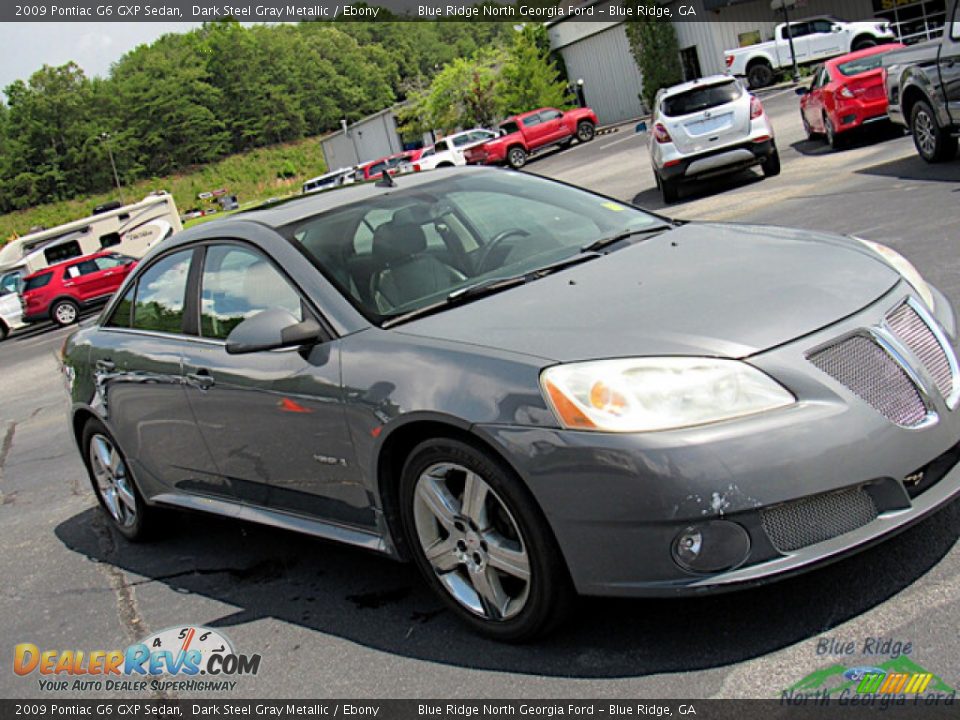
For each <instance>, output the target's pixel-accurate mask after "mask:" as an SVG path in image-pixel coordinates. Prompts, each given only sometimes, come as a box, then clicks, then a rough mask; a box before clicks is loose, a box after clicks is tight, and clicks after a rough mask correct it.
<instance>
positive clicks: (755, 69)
mask: <svg viewBox="0 0 960 720" xmlns="http://www.w3.org/2000/svg"><path fill="white" fill-rule="evenodd" d="M747 82H748V83H749V84H750V88H751V89H755V88H763V87H767V85H770V84H772V83H773V68H772V67H770V65H769V64H768V63H765V62H759V63H756V64H755V65H753V66H751V67H750V69H749V70H747Z"/></svg>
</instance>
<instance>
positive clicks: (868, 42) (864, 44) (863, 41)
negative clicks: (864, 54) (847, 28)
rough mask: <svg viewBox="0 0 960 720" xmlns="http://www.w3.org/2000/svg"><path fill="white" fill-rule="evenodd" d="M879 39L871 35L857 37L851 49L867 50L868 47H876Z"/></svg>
mask: <svg viewBox="0 0 960 720" xmlns="http://www.w3.org/2000/svg"><path fill="white" fill-rule="evenodd" d="M876 45H877V41H876V40H874V39H873V38H871V37H865V38H857V39H856V40H854V41H853V47H851V50H866V49H867V48H872V47H876Z"/></svg>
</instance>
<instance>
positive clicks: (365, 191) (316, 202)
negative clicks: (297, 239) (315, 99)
mask: <svg viewBox="0 0 960 720" xmlns="http://www.w3.org/2000/svg"><path fill="white" fill-rule="evenodd" d="M501 172H509V171H505V170H503V169H499V168H485V167H471V166H467V167H459V168H440V169H437V170H431V171H430V172H428V173H409V174H407V175H400V176H398V177H394V178H393V181H394V183H395V184H394V185H393V186H390V187H384V186H381V185H378V184H377V183H378V182H380V181H379V180H378V181H373V180H371V181H367V182H362V183H355V184H353V185H345V186H343V187H339V188H335V189H332V190H326V191H323V192H318V193H315V194H312V195H294V196H292V197H290V198H286V199H283V200H278V201H277V202H275V203H271V204H269V205H266V206H263V205H261V206H260V207H259V208H252V209H250V210H246V211H243V212H240V213H237V214H236V215H233V216H232V218H236V219H237V220H252V221H254V222H258V223H261V224H263V225H267V226H268V227H272V228H278V227H283V226H284V225H289V224H290V223H293V222H297V221H298V220H304V219H306V218H309V217H313V216H314V215H319V214H320V213H324V212H327V211H329V210H334V209H336V208H339V207H343V206H345V205H352V204H353V203H356V202H363V201H364V200H370V199H372V198H377V197H381V196H383V195H389V194H390V193H394V192H396V191H397V190H407V189H413V188H417V187H420V186H422V185H428V184H431V183H434V182H437V181H438V180H442V179H443V178H444V177H449V176H450V175H453V174H460V175H462V174H467V173H474V174H490V175H492V174H493V173H501ZM230 221H231V218H224V219H223V220H219V221H218V222H220V223H225V222H230ZM180 235H182V233H181V234H180ZM180 235H176V236H174V239H175V238H177V237H180Z"/></svg>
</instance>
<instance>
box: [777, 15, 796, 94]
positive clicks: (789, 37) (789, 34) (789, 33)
mask: <svg viewBox="0 0 960 720" xmlns="http://www.w3.org/2000/svg"><path fill="white" fill-rule="evenodd" d="M795 2H796V0H773V3H772V4H773V7H774V9H776V8H777V6H779V8H780V10H782V11H783V22H784V23H786V25H784V29H785V30H786V31H787V42H789V43H790V60H791V62H792V63H793V81H794V82H795V83H796V82H800V68H799V67H798V66H797V53H796V52H794V49H793V30H791V29H790V13H789V12H788V11H787V7H788V6H790V5H793V4H794V3H795Z"/></svg>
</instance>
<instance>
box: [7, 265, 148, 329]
mask: <svg viewBox="0 0 960 720" xmlns="http://www.w3.org/2000/svg"><path fill="white" fill-rule="evenodd" d="M136 264H137V261H136V260H134V259H133V258H131V257H127V256H126V255H120V254H119V253H114V252H99V253H94V254H92V255H85V256H83V257H79V258H73V259H71V260H68V261H66V262H62V263H60V264H58V265H52V266H51V267H48V268H44V269H43V270H39V271H38V272H35V273H33V274H32V275H28V276H27V277H26V278H24V281H23V319H24V322H40V321H43V320H53V322H55V323H56V324H57V325H61V326H62V325H71V324H73V323H75V322H76V321H77V318H79V317H80V310H81V309H82V308H88V307H94V306H95V305H102V304H103V303H105V302H106V301H107V300H109V299H110V296H111V295H113V293H114V292H116V290H117V288H118V287H120V285H121V284H122V283H123V281H124V278H126V277H127V275H129V274H130V271H131V270H132V269H133V268H134V266H135V265H136Z"/></svg>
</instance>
